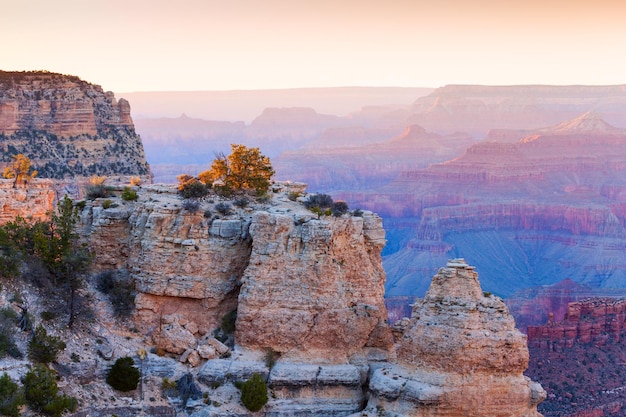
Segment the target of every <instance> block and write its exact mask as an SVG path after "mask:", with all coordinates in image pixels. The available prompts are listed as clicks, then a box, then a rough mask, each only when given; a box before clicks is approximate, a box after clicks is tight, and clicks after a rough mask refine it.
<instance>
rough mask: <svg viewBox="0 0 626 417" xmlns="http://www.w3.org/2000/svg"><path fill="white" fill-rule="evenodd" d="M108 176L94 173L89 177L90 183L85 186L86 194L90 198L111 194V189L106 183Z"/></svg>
mask: <svg viewBox="0 0 626 417" xmlns="http://www.w3.org/2000/svg"><path fill="white" fill-rule="evenodd" d="M106 180H107V177H105V176H103V175H93V176H92V177H91V178H89V184H88V185H87V187H86V188H85V194H86V196H87V198H88V199H89V200H94V199H96V198H104V197H106V196H107V195H108V194H109V190H108V189H107V188H106V186H105V185H104V182H105V181H106Z"/></svg>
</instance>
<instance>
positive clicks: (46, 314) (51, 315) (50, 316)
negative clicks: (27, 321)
mask: <svg viewBox="0 0 626 417" xmlns="http://www.w3.org/2000/svg"><path fill="white" fill-rule="evenodd" d="M39 317H41V319H42V320H43V321H50V320H54V319H56V318H57V317H58V314H57V313H55V312H54V311H42V312H41V314H39Z"/></svg>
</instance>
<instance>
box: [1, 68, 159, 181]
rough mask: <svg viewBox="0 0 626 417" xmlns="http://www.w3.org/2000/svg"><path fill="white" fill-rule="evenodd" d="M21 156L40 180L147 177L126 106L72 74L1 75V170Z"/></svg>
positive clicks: (20, 73)
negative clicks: (30, 165) (114, 176)
mask: <svg viewBox="0 0 626 417" xmlns="http://www.w3.org/2000/svg"><path fill="white" fill-rule="evenodd" d="M18 153H22V154H25V155H26V156H28V157H29V158H30V159H31V161H32V162H33V165H34V166H35V168H36V169H37V170H38V171H39V176H41V177H48V178H67V177H73V176H91V175H93V174H98V175H113V174H118V175H148V174H149V167H148V164H147V162H146V157H145V154H144V149H143V145H142V143H141V139H140V138H139V136H138V135H137V133H136V132H135V127H134V125H133V121H132V119H131V115H130V104H129V103H128V101H126V100H124V99H123V98H120V99H119V100H117V99H116V98H115V96H114V94H113V93H112V92H104V91H103V90H102V88H101V87H100V86H98V85H94V84H90V83H88V82H86V81H83V80H81V79H80V78H78V77H75V76H70V75H63V74H55V73H50V72H45V71H34V72H5V71H0V168H1V167H2V166H3V165H4V164H5V163H7V162H9V161H10V160H11V156H12V155H15V154H18Z"/></svg>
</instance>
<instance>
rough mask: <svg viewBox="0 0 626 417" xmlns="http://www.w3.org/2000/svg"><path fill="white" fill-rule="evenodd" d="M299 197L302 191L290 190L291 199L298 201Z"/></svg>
mask: <svg viewBox="0 0 626 417" xmlns="http://www.w3.org/2000/svg"><path fill="white" fill-rule="evenodd" d="M298 197H300V193H299V192H297V191H290V192H289V194H287V198H288V199H289V200H290V201H296V200H297V199H298Z"/></svg>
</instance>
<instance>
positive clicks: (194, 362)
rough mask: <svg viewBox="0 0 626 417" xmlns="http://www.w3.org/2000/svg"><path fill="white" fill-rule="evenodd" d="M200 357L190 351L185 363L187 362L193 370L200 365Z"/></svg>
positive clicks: (195, 352)
mask: <svg viewBox="0 0 626 417" xmlns="http://www.w3.org/2000/svg"><path fill="white" fill-rule="evenodd" d="M200 361H201V360H200V355H199V354H198V352H197V351H195V350H194V351H192V352H191V353H190V354H189V357H188V358H187V362H189V365H191V366H193V367H194V368H195V367H196V366H198V365H200Z"/></svg>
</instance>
